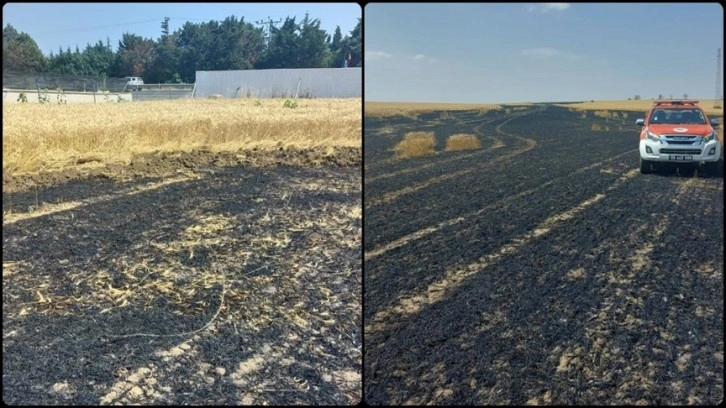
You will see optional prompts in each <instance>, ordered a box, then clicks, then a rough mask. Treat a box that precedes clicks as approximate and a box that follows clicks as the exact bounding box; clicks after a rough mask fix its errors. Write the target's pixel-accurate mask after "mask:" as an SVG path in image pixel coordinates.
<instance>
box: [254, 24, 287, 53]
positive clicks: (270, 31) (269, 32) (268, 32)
mask: <svg viewBox="0 0 726 408" xmlns="http://www.w3.org/2000/svg"><path fill="white" fill-rule="evenodd" d="M280 22H282V20H277V21H272V19H271V18H270V16H267V21H265V20H260V21H255V24H258V25H262V26H264V25H265V24H267V25H268V26H269V29H268V31H267V46H268V47H269V46H270V44H271V43H272V25H273V24H277V23H280Z"/></svg>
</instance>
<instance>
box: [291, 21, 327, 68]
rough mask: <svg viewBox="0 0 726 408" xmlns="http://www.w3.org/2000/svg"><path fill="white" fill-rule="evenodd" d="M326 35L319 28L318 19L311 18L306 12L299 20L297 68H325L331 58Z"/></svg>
mask: <svg viewBox="0 0 726 408" xmlns="http://www.w3.org/2000/svg"><path fill="white" fill-rule="evenodd" d="M327 40H328V35H327V34H326V32H325V30H323V29H321V28H320V20H318V19H314V20H311V19H310V16H309V15H308V14H307V13H306V14H305V18H303V21H302V22H300V47H299V48H298V55H297V58H296V59H297V64H296V67H297V68H326V67H328V66H329V65H330V60H331V58H332V56H331V53H330V49H329V47H328V41H327Z"/></svg>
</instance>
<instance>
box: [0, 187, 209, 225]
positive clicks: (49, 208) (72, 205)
mask: <svg viewBox="0 0 726 408" xmlns="http://www.w3.org/2000/svg"><path fill="white" fill-rule="evenodd" d="M197 178H199V177H197ZM195 179H196V178H191V177H176V178H172V179H167V180H163V181H160V182H157V183H148V184H146V185H144V186H141V187H132V188H128V189H126V190H121V191H119V192H116V193H111V194H106V195H102V196H99V197H93V198H88V199H85V200H78V201H70V202H67V203H62V204H47V205H44V206H43V207H41V208H39V209H38V210H37V211H33V212H28V213H19V214H7V215H5V216H4V217H3V225H9V224H14V223H16V222H18V221H22V220H28V219H32V218H38V217H43V216H46V215H50V214H55V213H57V212H61V211H68V210H74V209H78V208H82V207H85V206H88V205H92V204H98V203H103V202H107V201H113V200H116V199H119V198H122V197H129V196H134V195H137V194H140V193H144V192H147V191H152V190H158V189H160V188H161V187H164V186H168V185H170V184H176V183H182V182H184V181H190V180H195Z"/></svg>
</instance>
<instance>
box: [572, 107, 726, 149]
mask: <svg viewBox="0 0 726 408" xmlns="http://www.w3.org/2000/svg"><path fill="white" fill-rule="evenodd" d="M715 102H716V101H715V100H714V99H704V100H699V102H698V105H699V106H701V107H702V108H703V110H705V111H706V114H707V115H710V116H712V117H714V118H717V119H718V120H719V121H721V124H719V126H718V135H719V139H720V140H721V141H723V134H724V133H723V101H720V102H719V103H715ZM652 105H653V101H652V100H643V99H641V100H637V101H634V100H625V101H623V100H621V101H592V102H580V103H568V104H559V105H558V106H565V107H568V108H570V109H572V110H578V111H595V115H596V116H601V117H607V116H608V115H610V116H612V114H613V113H614V112H611V111H637V112H640V113H641V116H637V115H632V117H633V122H635V119H637V118H638V117H642V115H644V114H645V112H646V111H647V110H648V109H649V108H650V107H651V106H652ZM714 106H720V108H714Z"/></svg>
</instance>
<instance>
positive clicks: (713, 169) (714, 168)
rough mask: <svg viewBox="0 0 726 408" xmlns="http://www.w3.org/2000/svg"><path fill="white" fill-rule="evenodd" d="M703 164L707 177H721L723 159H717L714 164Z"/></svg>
mask: <svg viewBox="0 0 726 408" xmlns="http://www.w3.org/2000/svg"><path fill="white" fill-rule="evenodd" d="M704 164H705V165H704V167H705V170H706V173H708V175H709V176H714V177H723V159H719V160H718V161H715V162H706V163H704Z"/></svg>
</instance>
